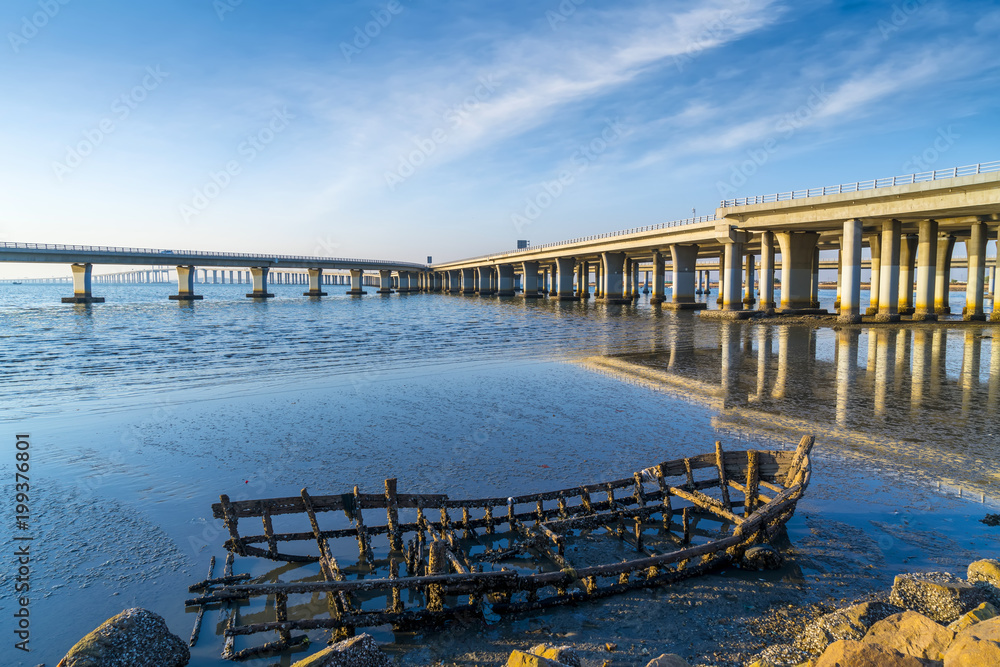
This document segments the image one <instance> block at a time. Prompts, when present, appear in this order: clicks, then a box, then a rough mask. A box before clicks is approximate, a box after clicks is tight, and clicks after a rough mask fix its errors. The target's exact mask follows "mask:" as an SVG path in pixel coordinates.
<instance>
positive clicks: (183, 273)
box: [167, 266, 205, 301]
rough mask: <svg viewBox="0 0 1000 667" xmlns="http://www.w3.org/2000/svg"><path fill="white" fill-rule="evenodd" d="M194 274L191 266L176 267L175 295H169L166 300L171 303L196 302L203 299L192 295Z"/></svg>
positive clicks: (200, 296) (198, 295)
mask: <svg viewBox="0 0 1000 667" xmlns="http://www.w3.org/2000/svg"><path fill="white" fill-rule="evenodd" d="M194 272H195V268H194V267H193V266H178V267H177V294H171V295H170V296H168V297H167V298H168V299H170V300H171V301H197V300H199V299H203V298H205V297H203V296H202V295H200V294H195V293H194Z"/></svg>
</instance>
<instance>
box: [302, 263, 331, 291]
mask: <svg viewBox="0 0 1000 667" xmlns="http://www.w3.org/2000/svg"><path fill="white" fill-rule="evenodd" d="M307 271H308V272H309V273H308V275H309V291H308V292H303V293H302V296H326V294H327V293H326V292H324V291H323V269H307Z"/></svg>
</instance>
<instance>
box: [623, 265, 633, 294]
mask: <svg viewBox="0 0 1000 667" xmlns="http://www.w3.org/2000/svg"><path fill="white" fill-rule="evenodd" d="M622 296H623V297H624V298H626V299H629V300H631V299H632V258H631V257H628V256H626V257H625V262H624V263H623V264H622Z"/></svg>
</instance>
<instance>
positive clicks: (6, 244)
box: [0, 241, 427, 269]
mask: <svg viewBox="0 0 1000 667" xmlns="http://www.w3.org/2000/svg"><path fill="white" fill-rule="evenodd" d="M0 248H14V249H17V250H63V251H76V252H93V253H120V254H127V255H152V256H156V257H159V258H161V259H165V258H168V257H171V256H176V257H178V258H183V257H195V256H200V257H226V258H233V259H247V260H254V259H266V260H278V261H281V260H286V261H294V262H309V261H317V262H354V263H358V264H375V265H380V266H385V265H391V266H411V267H413V268H417V269H425V268H427V267H426V265H424V264H417V263H414V262H393V261H390V260H384V259H351V258H348V257H310V256H308V255H264V254H260V253H241V252H217V251H214V250H206V251H202V250H170V249H154V248H124V247H118V246H91V245H65V244H62V243H16V242H13V241H0Z"/></svg>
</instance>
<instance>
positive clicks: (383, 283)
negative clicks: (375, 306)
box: [376, 269, 392, 294]
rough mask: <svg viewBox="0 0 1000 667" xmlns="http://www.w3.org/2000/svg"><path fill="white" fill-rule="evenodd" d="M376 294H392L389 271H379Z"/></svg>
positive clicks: (390, 272)
mask: <svg viewBox="0 0 1000 667" xmlns="http://www.w3.org/2000/svg"><path fill="white" fill-rule="evenodd" d="M376 294H392V271H390V270H389V269H379V272H378V292H376Z"/></svg>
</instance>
